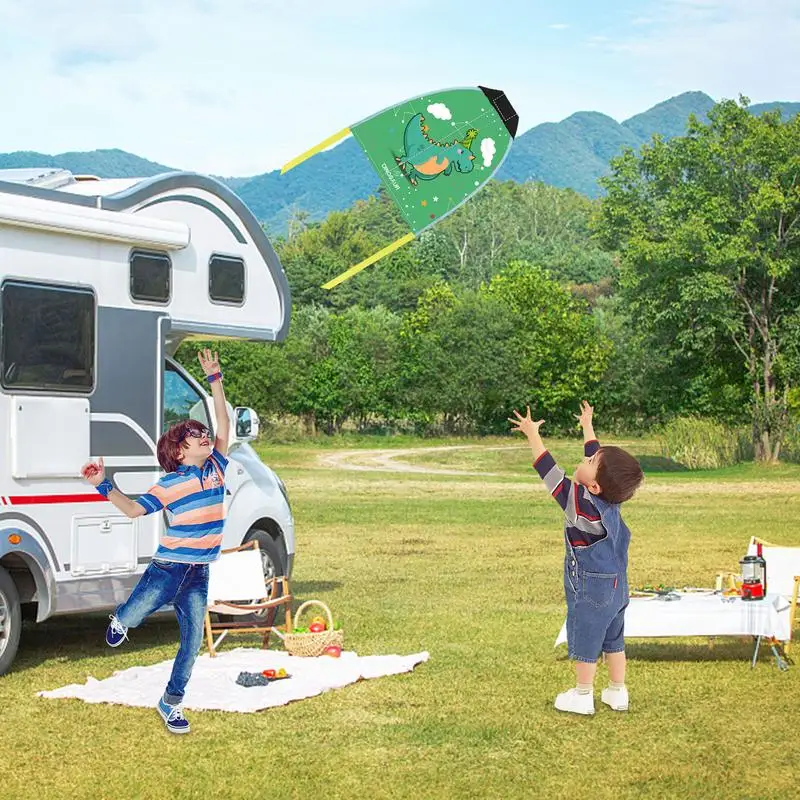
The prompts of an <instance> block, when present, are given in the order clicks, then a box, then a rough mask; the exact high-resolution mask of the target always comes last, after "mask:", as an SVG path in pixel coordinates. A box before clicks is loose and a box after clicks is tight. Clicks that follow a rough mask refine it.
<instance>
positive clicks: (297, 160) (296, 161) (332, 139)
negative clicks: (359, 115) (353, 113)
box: [281, 128, 350, 175]
mask: <svg viewBox="0 0 800 800" xmlns="http://www.w3.org/2000/svg"><path fill="white" fill-rule="evenodd" d="M349 135H350V128H344V129H342V130H340V131H339V133H334V134H333V136H329V137H328V138H327V139H325V140H324V141H322V142H320V143H319V144H317V145H314V147H312V148H311V149H310V150H306V151H305V153H302V154H301V155H299V156H297V158H293V159H292V160H291V161H287V162H286V163H285V164H284V165H283V168H282V169H281V175H283V173H284V172H288V171H289V170H290V169H293V168H294V167H296V166H297V165H298V164H302V163H303V162H304V161H305V160H306V159H309V158H311V156H315V155H316V154H317V153H321V152H322V151H323V150H326V149H327V148H328V147H330V146H331V145H332V144H334V143H335V142H338V141H339V139H344V137H345V136H349Z"/></svg>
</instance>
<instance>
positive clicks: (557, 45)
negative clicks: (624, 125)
mask: <svg viewBox="0 0 800 800" xmlns="http://www.w3.org/2000/svg"><path fill="white" fill-rule="evenodd" d="M127 5H128V6H130V8H121V6H122V4H118V3H113V2H110V1H109V0H35V2H25V0H0V65H2V68H3V73H4V76H5V79H4V80H3V81H1V82H0V109H1V111H0V119H2V126H1V127H0V152H8V151H12V150H38V151H40V152H45V153H59V152H63V151H66V150H93V149H95V148H110V147H119V148H122V149H124V150H129V151H131V152H134V153H137V154H138V155H141V156H144V157H146V158H150V159H152V160H154V161H158V162H161V163H163V164H167V165H169V166H174V167H179V168H183V169H191V170H197V171H201V172H211V173H214V174H222V175H253V174H257V173H261V172H266V171H268V170H271V169H275V168H277V167H279V166H280V165H281V164H282V163H283V162H284V161H286V160H288V159H289V158H291V157H292V156H294V155H296V154H297V153H299V152H301V151H303V150H305V149H307V148H308V147H310V146H312V145H313V144H315V143H316V142H317V141H319V140H321V139H323V138H325V137H326V136H328V135H330V134H331V133H334V132H335V131H337V130H339V129H340V128H343V127H345V126H347V125H349V124H351V123H355V122H357V121H359V120H360V119H363V118H364V117H366V116H369V115H370V114H372V113H375V112H376V111H379V110H381V109H382V108H385V107H386V106H388V105H392V104H393V103H395V102H400V101H402V100H405V99H407V98H409V97H413V96H415V95H419V94H423V93H425V92H428V91H431V90H435V89H448V88H452V87H456V86H475V85H478V84H482V85H485V86H490V87H493V88H500V89H503V90H504V91H505V92H506V94H507V95H508V97H509V99H510V100H511V102H512V104H513V105H514V106H515V108H516V110H517V112H518V114H519V116H520V128H521V130H522V131H524V130H527V129H529V128H531V127H533V126H534V125H537V124H538V123H541V122H547V121H552V122H556V121H559V120H561V119H564V118H565V117H567V116H569V115H570V114H572V113H574V112H576V111H585V110H592V111H601V112H604V113H606V114H608V115H610V116H612V117H614V118H615V119H617V120H620V121H621V120H623V119H626V118H627V117H629V116H632V115H633V114H636V113H638V112H640V111H644V110H645V109H647V108H649V107H650V106H652V105H654V104H655V103H658V102H660V101H662V100H665V99H666V98H668V97H671V96H674V95H676V94H680V93H681V92H684V91H689V90H701V91H704V92H706V93H708V94H710V95H711V96H712V97H713V98H715V99H720V98H723V97H736V96H738V95H739V94H740V93H742V94H745V95H747V96H749V97H750V98H751V100H752V101H753V102H762V101H767V100H793V101H800V58H798V57H797V55H796V54H797V47H798V45H797V43H798V42H799V41H800V2H798V0H640V1H639V2H635V1H634V0H621V1H617V0H606V2H605V3H603V2H597V0H594V2H588V1H586V0H561V2H555V0H550V2H541V0H527V2H525V1H524V0H504V1H503V2H501V1H500V0H494V2H488V3H487V2H475V1H474V0H456V2H439V3H437V2H431V0H427V2H424V1H422V0H405V2H403V3H396V2H392V3H390V2H383V0H333V1H332V2H320V0H283V2H275V1H274V0H226V1H225V2H222V0H161V2H158V1H157V0H138V2H137V3H135V4H134V3H130V4H127Z"/></svg>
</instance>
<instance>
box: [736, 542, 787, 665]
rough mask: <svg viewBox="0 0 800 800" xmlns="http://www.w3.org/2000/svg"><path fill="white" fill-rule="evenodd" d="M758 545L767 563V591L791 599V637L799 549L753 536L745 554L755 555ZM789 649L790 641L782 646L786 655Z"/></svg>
mask: <svg viewBox="0 0 800 800" xmlns="http://www.w3.org/2000/svg"><path fill="white" fill-rule="evenodd" d="M759 544H760V545H761V555H762V556H763V558H764V561H766V562H767V591H768V592H770V593H773V592H774V593H775V594H782V595H784V596H785V597H791V603H792V604H791V606H790V608H789V636H790V637H791V635H792V633H793V631H794V623H795V615H796V613H797V600H798V595H800V547H785V546H780V545H776V544H772V543H770V542H767V541H765V540H764V539H759V538H758V537H757V536H753V537H751V538H750V544H749V545H748V548H747V554H748V555H756V552H757V545H759ZM790 647H791V639H790V640H789V641H788V642H786V645H785V646H784V649H785V650H786V652H787V653H788V652H789V648H790Z"/></svg>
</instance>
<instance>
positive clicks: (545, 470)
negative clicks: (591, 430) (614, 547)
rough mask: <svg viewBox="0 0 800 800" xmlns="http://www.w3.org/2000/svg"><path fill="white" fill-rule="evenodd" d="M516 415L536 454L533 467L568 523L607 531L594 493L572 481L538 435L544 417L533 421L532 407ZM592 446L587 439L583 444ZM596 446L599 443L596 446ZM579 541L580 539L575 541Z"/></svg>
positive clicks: (594, 534)
mask: <svg viewBox="0 0 800 800" xmlns="http://www.w3.org/2000/svg"><path fill="white" fill-rule="evenodd" d="M514 415H515V417H516V419H511V418H510V417H509V421H510V422H513V423H514V424H515V425H516V426H517V427H516V428H514V430H518V431H521V432H522V433H524V434H525V435H526V436H527V437H528V443H529V444H530V446H531V453H532V454H533V459H534V461H533V467H534V469H535V470H536V471H537V472H538V473H539V477H540V478H541V479H542V481H544V485H545V486H546V487H547V491H548V492H550V495H551V496H552V498H553V499H554V500H555V501H556V502H557V503H558V505H559V506H560V507H561V510H562V511H563V512H564V517H565V518H566V520H567V524H568V525H570V526H571V527H573V528H577V529H578V530H580V531H583V532H585V533H588V534H591V536H592V537H600V536H603V535H604V534H605V528H604V527H603V523H602V521H601V519H600V513H599V512H598V510H597V508H596V506H595V505H594V503H593V502H592V499H591V493H590V492H589V491H588V490H587V489H586V487H584V486H581V485H580V484H578V483H575V482H573V481H571V480H570V479H569V478H568V477H567V475H566V473H565V472H564V470H563V469H561V467H559V466H558V464H556V461H555V459H554V458H553V456H552V454H551V453H550V451H549V450H548V449H547V448H546V447H545V446H544V442H543V441H542V437H541V436H540V435H539V428H540V427H541V425H542V424H543V423H544V420H539V421H538V422H534V421H533V420H532V419H531V412H530V408H529V409H528V411H527V415H526V416H525V417H523V416H522V415H521V414H519V413H518V412H517V411H516V410H515V411H514ZM587 446H589V442H585V444H584V448H586V447H587ZM595 449H596V447H595ZM590 542H591V539H587V541H586V542H585V544H590ZM574 543H575V544H579V543H578V542H574Z"/></svg>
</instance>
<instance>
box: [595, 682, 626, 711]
mask: <svg viewBox="0 0 800 800" xmlns="http://www.w3.org/2000/svg"><path fill="white" fill-rule="evenodd" d="M600 699H601V700H602V701H603V702H604V703H605V704H606V705H607V706H610V707H611V708H612V709H613V710H614V711H627V710H628V689H627V688H626V687H625V686H623V687H622V688H621V689H612V688H611V687H610V686H609V687H607V688H605V689H603V691H602V692H601V694H600Z"/></svg>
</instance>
